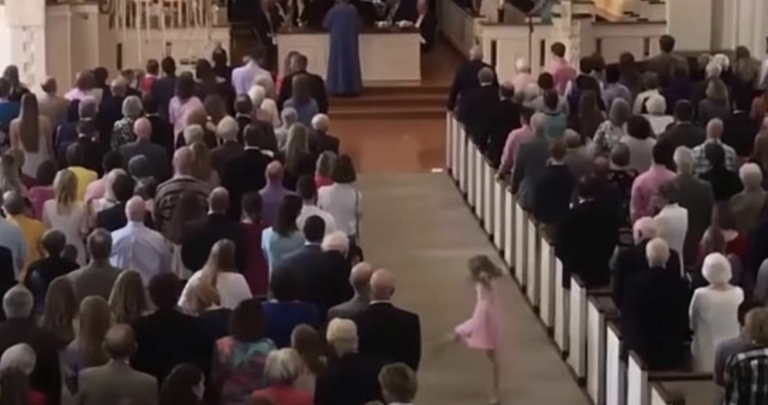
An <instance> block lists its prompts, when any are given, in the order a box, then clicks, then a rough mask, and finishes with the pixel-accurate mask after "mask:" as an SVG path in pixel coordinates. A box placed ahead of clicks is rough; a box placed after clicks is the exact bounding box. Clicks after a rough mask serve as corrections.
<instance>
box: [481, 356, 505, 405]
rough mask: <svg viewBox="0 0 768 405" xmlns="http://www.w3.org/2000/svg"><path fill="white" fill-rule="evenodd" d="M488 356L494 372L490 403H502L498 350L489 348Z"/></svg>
mask: <svg viewBox="0 0 768 405" xmlns="http://www.w3.org/2000/svg"><path fill="white" fill-rule="evenodd" d="M485 354H486V355H487V356H488V360H490V361H491V372H492V373H493V389H492V391H491V399H490V401H489V402H488V403H489V404H490V405H499V404H501V400H500V399H499V398H500V387H499V386H500V380H501V376H500V372H499V360H498V359H497V358H496V350H494V349H489V350H486V351H485Z"/></svg>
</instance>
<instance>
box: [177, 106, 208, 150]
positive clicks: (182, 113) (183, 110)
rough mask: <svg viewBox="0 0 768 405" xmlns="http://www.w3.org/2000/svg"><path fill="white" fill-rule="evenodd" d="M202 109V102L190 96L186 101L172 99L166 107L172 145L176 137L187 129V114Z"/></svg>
mask: <svg viewBox="0 0 768 405" xmlns="http://www.w3.org/2000/svg"><path fill="white" fill-rule="evenodd" d="M201 108H204V107H203V102H202V101H200V99H199V98H197V97H194V96H192V97H191V98H189V99H188V100H187V101H184V102H182V101H181V99H179V98H178V97H173V98H172V99H171V103H170V104H169V105H168V119H169V121H170V122H171V124H173V134H174V138H173V140H174V145H175V144H176V136H178V135H179V134H180V133H182V132H183V131H184V128H186V127H187V119H188V118H189V113H191V112H192V111H195V110H197V109H201Z"/></svg>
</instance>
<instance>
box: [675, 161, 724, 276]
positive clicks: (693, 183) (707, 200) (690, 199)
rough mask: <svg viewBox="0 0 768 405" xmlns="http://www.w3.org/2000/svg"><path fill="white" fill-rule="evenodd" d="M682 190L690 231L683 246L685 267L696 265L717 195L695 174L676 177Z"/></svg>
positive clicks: (680, 197)
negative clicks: (700, 242) (700, 243)
mask: <svg viewBox="0 0 768 405" xmlns="http://www.w3.org/2000/svg"><path fill="white" fill-rule="evenodd" d="M675 182H676V183H677V187H678V188H679V190H680V192H679V194H678V198H679V199H680V206H681V207H683V208H685V209H687V210H688V233H687V234H686V235H685V245H684V246H683V262H684V263H685V267H691V266H695V265H696V261H697V258H698V252H699V241H700V240H701V237H702V236H704V232H705V231H706V230H707V228H709V224H710V222H711V221H712V205H713V204H714V201H715V196H714V194H713V192H712V186H710V185H709V183H707V182H706V181H704V180H701V179H698V178H696V177H694V176H693V175H688V174H680V175H678V176H677V177H676V178H675Z"/></svg>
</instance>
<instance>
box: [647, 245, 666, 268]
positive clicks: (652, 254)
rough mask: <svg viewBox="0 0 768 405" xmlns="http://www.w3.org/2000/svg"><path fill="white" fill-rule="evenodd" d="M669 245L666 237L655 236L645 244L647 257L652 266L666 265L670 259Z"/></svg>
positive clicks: (649, 264)
mask: <svg viewBox="0 0 768 405" xmlns="http://www.w3.org/2000/svg"><path fill="white" fill-rule="evenodd" d="M669 255H670V253H669V245H668V244H667V242H666V241H664V239H661V238H653V239H651V241H650V242H648V245H646V246H645V258H646V259H648V266H650V267H665V266H666V265H667V262H668V261H669Z"/></svg>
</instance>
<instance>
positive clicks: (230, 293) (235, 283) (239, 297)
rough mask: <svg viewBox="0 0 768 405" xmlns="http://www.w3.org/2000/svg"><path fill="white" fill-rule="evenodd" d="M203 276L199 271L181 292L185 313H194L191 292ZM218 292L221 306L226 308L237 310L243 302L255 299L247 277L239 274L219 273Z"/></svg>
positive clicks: (180, 299) (181, 305) (180, 305)
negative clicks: (192, 287) (246, 279)
mask: <svg viewBox="0 0 768 405" xmlns="http://www.w3.org/2000/svg"><path fill="white" fill-rule="evenodd" d="M202 275H203V271H198V272H196V273H195V274H193V275H192V277H190V279H189V282H187V285H185V286H184V291H182V292H181V298H179V307H181V309H183V310H184V311H185V312H192V302H191V298H190V296H189V290H190V288H191V286H193V285H194V284H195V283H199V282H200V277H201V276H202ZM216 290H218V291H219V296H220V297H221V306H222V307H224V308H229V309H235V307H237V305H238V304H240V303H241V302H242V301H245V300H247V299H250V298H253V295H252V294H251V289H250V288H249V287H248V283H247V282H246V281H245V277H243V275H242V274H238V273H230V272H221V273H219V276H218V278H217V280H216Z"/></svg>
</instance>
